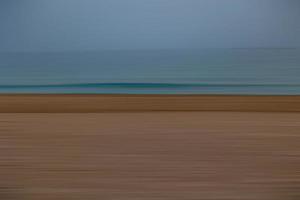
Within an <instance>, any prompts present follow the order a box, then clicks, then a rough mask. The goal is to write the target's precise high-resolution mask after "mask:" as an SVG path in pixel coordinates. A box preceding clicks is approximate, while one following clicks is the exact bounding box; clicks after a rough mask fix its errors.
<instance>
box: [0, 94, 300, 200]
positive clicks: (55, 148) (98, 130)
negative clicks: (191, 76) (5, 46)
mask: <svg viewBox="0 0 300 200" xmlns="http://www.w3.org/2000/svg"><path fill="white" fill-rule="evenodd" d="M230 109H231V110H230ZM207 110H209V111H214V112H208V111H207ZM299 110H300V97H298V96H282V97H274V96H264V97H257V96H235V97H234V96H222V97H220V96H196V97H195V96H166V97H162V96H149V97H146V96H111V95H105V96H97V95H88V96H80V95H54V96H53V95H5V96H1V97H0V112H2V113H1V114H0V133H1V135H0V158H1V159H0V177H1V179H0V199H5V200H6V199H12V200H19V199H20V200H21V199H22V200H24V199H25V200H27V199H28V200H35V199H36V200H39V199H43V200H53V199H55V200H69V199H76V200H77V199H78V200H80V199H87V200H96V199H113V200H115V199H118V200H132V199H139V200H183V199H186V200H191V199H195V200H196V199H197V200H202V199H203V200H210V199H211V200H228V199H239V200H274V199H275V200H277V199H278V200H281V199H285V200H296V199H299V198H300V192H299V191H300V172H299V167H300V145H299V144H300V132H299V130H300V113H299V112H292V111H299ZM140 111H141V112H140ZM233 111H237V112H233ZM253 111H254V112H253ZM13 112H15V113H13ZM16 112H19V113H16ZM30 112H32V113H30Z"/></svg>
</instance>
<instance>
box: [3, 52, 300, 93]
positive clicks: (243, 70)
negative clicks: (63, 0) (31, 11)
mask: <svg viewBox="0 0 300 200" xmlns="http://www.w3.org/2000/svg"><path fill="white" fill-rule="evenodd" d="M0 93H2V94H28V93H29V94H31V93H32V94H243V95H269V94H274V95H299V94H300V49H289V48H259V49H163V50H105V51H104V50H103V51H78V52H1V53H0Z"/></svg>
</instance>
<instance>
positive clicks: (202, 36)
mask: <svg viewBox="0 0 300 200" xmlns="http://www.w3.org/2000/svg"><path fill="white" fill-rule="evenodd" d="M299 19H300V1H297V0H224V1H218V0H163V1H162V0H151V1H149V0H126V1H124V0H84V1H83V0H51V1H49V0H22V1H20V0H1V1H0V29H1V31H0V43H1V46H0V52H61V51H62V52H65V51H102V50H138V49H150V50H151V49H205V48H299V47H300V23H299Z"/></svg>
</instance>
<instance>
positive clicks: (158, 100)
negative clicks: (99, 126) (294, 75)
mask: <svg viewBox="0 0 300 200" xmlns="http://www.w3.org/2000/svg"><path fill="white" fill-rule="evenodd" d="M153 111H233V112H300V95H291V96H289V95H278V96H276V95H105V94H103V95H102V94H101V95H100V94H90V95H89V94H84V95H82V94H1V95H0V113H98V112H100V113H101V112H153Z"/></svg>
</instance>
